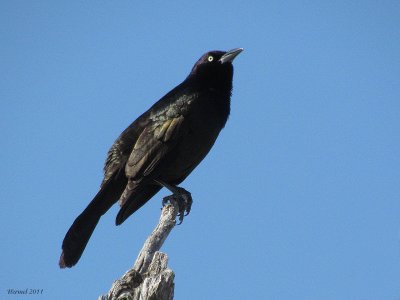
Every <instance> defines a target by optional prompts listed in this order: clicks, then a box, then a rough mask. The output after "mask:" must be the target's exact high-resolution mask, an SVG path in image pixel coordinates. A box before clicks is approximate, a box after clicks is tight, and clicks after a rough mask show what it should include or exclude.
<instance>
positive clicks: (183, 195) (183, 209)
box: [162, 187, 193, 225]
mask: <svg viewBox="0 0 400 300" xmlns="http://www.w3.org/2000/svg"><path fill="white" fill-rule="evenodd" d="M172 201H176V203H177V204H178V217H179V223H178V225H180V224H182V222H183V218H184V217H185V216H187V215H188V214H189V213H190V209H191V208H192V203H193V199H192V195H191V194H190V192H188V191H187V190H185V189H184V188H181V187H174V191H173V194H172V195H170V196H167V197H164V198H163V200H162V205H163V206H165V205H167V204H168V203H172Z"/></svg>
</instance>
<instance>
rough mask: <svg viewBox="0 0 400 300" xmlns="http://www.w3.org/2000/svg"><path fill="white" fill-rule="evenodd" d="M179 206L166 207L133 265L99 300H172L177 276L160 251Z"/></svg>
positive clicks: (172, 225) (168, 205) (172, 203)
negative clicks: (169, 267)
mask: <svg viewBox="0 0 400 300" xmlns="http://www.w3.org/2000/svg"><path fill="white" fill-rule="evenodd" d="M177 214H178V204H177V203H176V201H173V200H172V201H171V203H170V204H167V205H166V206H164V208H163V209H162V212H161V217H160V221H159V222H158V224H157V226H156V227H155V228H154V230H153V232H152V233H151V234H150V236H149V237H148V238H147V240H146V241H145V243H144V245H143V248H142V250H141V251H140V253H139V255H138V257H137V259H136V261H135V264H134V266H133V267H132V269H130V270H128V271H127V272H126V273H125V274H124V275H123V276H122V277H121V278H120V279H117V280H116V281H115V282H114V283H113V284H112V286H111V289H110V291H109V292H108V293H107V295H103V296H100V297H99V300H122V299H124V300H150V299H151V300H172V299H173V297H174V277H175V274H174V272H173V271H172V270H170V269H168V267H167V264H168V256H167V255H166V254H164V253H162V252H159V250H160V248H161V246H162V245H163V244H164V241H165V240H166V238H167V237H168V235H169V233H170V232H171V230H172V228H174V226H175V224H176V222H175V220H176V216H177Z"/></svg>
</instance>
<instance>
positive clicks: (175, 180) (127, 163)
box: [59, 48, 243, 268]
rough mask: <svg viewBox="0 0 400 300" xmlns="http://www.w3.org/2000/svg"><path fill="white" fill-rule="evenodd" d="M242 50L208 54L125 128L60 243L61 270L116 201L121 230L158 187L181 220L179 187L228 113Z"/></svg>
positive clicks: (184, 204)
mask: <svg viewBox="0 0 400 300" xmlns="http://www.w3.org/2000/svg"><path fill="white" fill-rule="evenodd" d="M242 51H243V49H242V48H237V49H233V50H231V51H228V52H224V51H210V52H207V53H206V54H204V55H203V56H202V57H201V58H200V59H199V60H198V61H197V62H196V64H195V65H194V66H193V68H192V70H191V72H190V73H189V75H188V76H187V78H186V79H185V80H184V81H183V82H182V83H181V84H179V85H178V86H177V87H175V88H174V89H173V90H171V91H170V92H169V93H167V94H166V95H165V96H164V97H162V98H161V99H160V100H159V101H157V102H156V103H155V104H154V105H153V106H152V107H150V109H149V110H148V111H146V112H145V113H143V114H142V115H141V116H140V117H139V118H137V119H136V120H135V121H134V122H133V123H132V124H131V125H129V127H128V128H126V129H125V130H124V131H123V132H122V133H121V135H120V136H119V137H118V139H117V140H116V141H115V143H114V144H113V145H112V147H111V149H110V150H109V151H108V155H107V159H106V163H105V166H104V179H103V182H102V183H101V187H100V190H99V192H98V193H97V195H96V196H95V197H94V198H93V200H92V201H91V202H90V203H89V205H88V206H87V207H86V209H85V210H84V211H83V212H82V213H81V214H80V215H79V216H78V217H77V218H76V219H75V221H74V223H73V224H72V226H71V227H70V229H69V230H68V232H67V234H66V235H65V238H64V241H63V243H62V254H61V257H60V261H59V265H60V267H61V268H65V267H68V268H70V267H72V266H74V265H75V264H76V263H77V262H78V260H79V259H80V257H81V255H82V253H83V251H84V249H85V247H86V245H87V243H88V241H89V239H90V236H91V235H92V233H93V231H94V229H95V227H96V225H97V223H98V222H99V220H100V217H101V216H102V215H103V214H105V213H106V212H107V211H108V210H109V209H110V207H111V206H112V205H113V204H115V203H116V202H117V201H118V200H119V204H120V206H121V208H120V210H119V212H118V215H117V218H116V224H117V225H120V224H122V223H123V222H124V221H125V220H126V219H127V218H128V217H129V216H130V215H131V214H133V213H134V212H135V211H137V210H138V209H139V208H140V207H142V206H143V205H144V204H145V203H146V202H147V201H148V200H150V199H151V198H152V197H153V196H154V195H155V194H156V193H157V192H158V191H159V190H160V189H161V188H162V187H165V188H167V189H169V190H170V191H171V192H172V193H173V194H172V195H171V196H168V197H166V198H164V200H163V203H165V202H166V201H168V200H170V199H171V197H173V198H174V199H175V200H177V201H178V203H179V219H180V221H181V222H182V220H183V216H184V215H185V213H186V214H188V213H189V212H190V207H191V204H192V197H191V195H190V193H189V192H188V191H186V190H185V189H183V188H181V187H178V184H180V183H181V182H182V181H183V180H184V179H185V178H186V177H187V176H188V175H189V174H190V173H191V172H192V171H193V169H194V168H195V167H196V166H197V165H198V164H199V163H200V162H201V161H202V160H203V158H204V157H205V156H206V155H207V153H208V152H209V151H210V149H211V147H212V146H213V145H214V142H215V140H216V139H217V137H218V134H219V133H220V131H221V129H222V128H223V127H224V126H225V123H226V121H227V119H228V116H229V112H230V99H231V92H232V77H233V66H232V61H233V60H234V58H235V57H236V56H237V55H238V54H239V53H240V52H242Z"/></svg>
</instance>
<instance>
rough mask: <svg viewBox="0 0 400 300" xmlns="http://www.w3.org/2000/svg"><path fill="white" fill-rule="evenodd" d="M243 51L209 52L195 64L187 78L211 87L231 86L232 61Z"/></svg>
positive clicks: (237, 49) (238, 49)
mask: <svg viewBox="0 0 400 300" xmlns="http://www.w3.org/2000/svg"><path fill="white" fill-rule="evenodd" d="M242 51H243V48H236V49H232V50H230V51H209V52H207V53H205V54H204V55H203V56H202V57H200V59H199V60H198V61H197V62H196V63H195V65H194V66H193V68H192V71H191V72H190V74H189V78H194V79H197V80H199V81H201V82H202V83H203V84H206V85H208V86H212V87H219V86H225V85H230V86H232V77H233V66H232V61H233V60H234V59H235V57H236V56H238V55H239V54H240V52H242Z"/></svg>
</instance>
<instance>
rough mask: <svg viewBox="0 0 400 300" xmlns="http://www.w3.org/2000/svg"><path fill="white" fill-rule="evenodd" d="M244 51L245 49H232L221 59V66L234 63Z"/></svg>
mask: <svg viewBox="0 0 400 300" xmlns="http://www.w3.org/2000/svg"><path fill="white" fill-rule="evenodd" d="M242 51H243V48H236V49H232V50H230V51H228V52H226V53H225V54H224V55H222V57H221V58H220V59H219V61H220V62H221V64H224V63H227V62H232V61H233V60H234V59H235V57H236V56H238V55H239V54H240V52H242Z"/></svg>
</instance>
